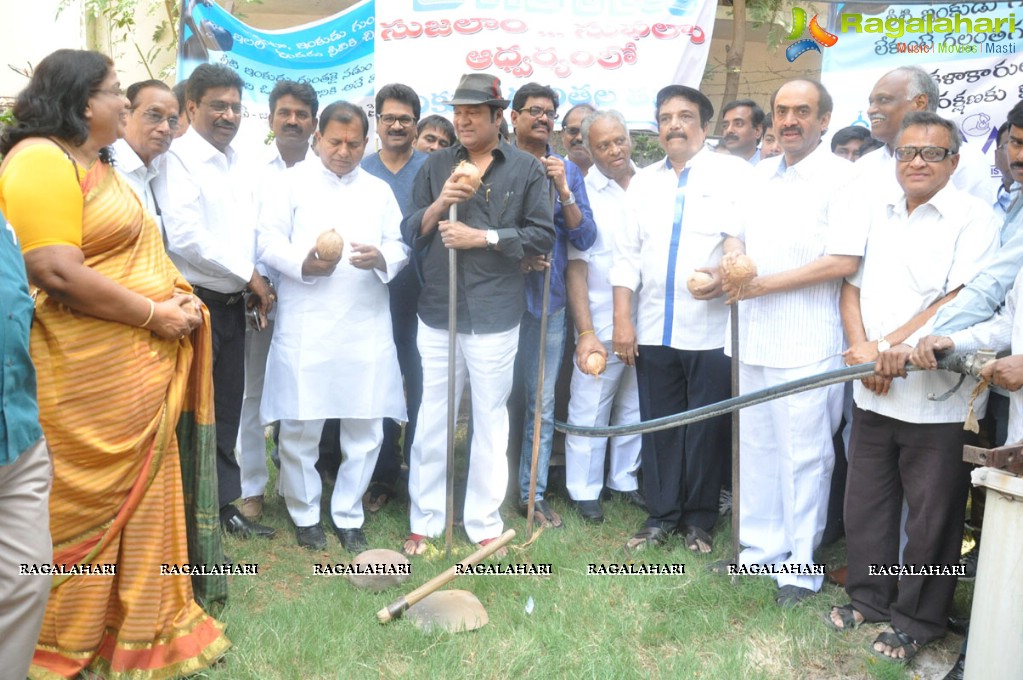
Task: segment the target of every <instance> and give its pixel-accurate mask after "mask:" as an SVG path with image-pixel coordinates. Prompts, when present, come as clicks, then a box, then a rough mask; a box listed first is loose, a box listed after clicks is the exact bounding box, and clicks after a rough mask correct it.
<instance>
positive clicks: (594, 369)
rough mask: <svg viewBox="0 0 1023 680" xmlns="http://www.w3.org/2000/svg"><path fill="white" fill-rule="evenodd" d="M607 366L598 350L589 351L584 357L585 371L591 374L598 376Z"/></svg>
mask: <svg viewBox="0 0 1023 680" xmlns="http://www.w3.org/2000/svg"><path fill="white" fill-rule="evenodd" d="M605 368H607V361H606V360H605V359H604V355H602V354H601V353H600V352H590V353H589V355H588V356H587V357H586V372H587V373H589V374H590V375H592V376H598V375H600V374H601V373H603V372H604V369H605Z"/></svg>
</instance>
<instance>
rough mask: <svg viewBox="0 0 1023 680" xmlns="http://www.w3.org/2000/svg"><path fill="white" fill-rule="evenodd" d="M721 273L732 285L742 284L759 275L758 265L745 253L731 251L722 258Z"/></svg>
mask: <svg viewBox="0 0 1023 680" xmlns="http://www.w3.org/2000/svg"><path fill="white" fill-rule="evenodd" d="M721 275H722V276H723V277H724V279H725V281H727V282H728V283H731V284H732V285H736V286H742V285H745V284H747V283H749V282H750V281H752V280H753V279H754V278H756V276H757V265H756V264H754V262H753V260H752V259H750V257H749V256H748V255H746V254H745V253H729V254H728V255H726V256H725V257H723V258H722V259H721Z"/></svg>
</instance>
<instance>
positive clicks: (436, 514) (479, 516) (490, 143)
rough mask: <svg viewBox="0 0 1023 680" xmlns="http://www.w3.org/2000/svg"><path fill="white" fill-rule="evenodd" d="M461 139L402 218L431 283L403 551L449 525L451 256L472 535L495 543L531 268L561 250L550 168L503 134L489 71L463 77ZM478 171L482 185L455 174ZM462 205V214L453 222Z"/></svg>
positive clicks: (427, 175)
mask: <svg viewBox="0 0 1023 680" xmlns="http://www.w3.org/2000/svg"><path fill="white" fill-rule="evenodd" d="M449 103H450V104H451V105H452V106H453V107H454V123H455V132H456V134H457V135H458V143H457V144H455V145H454V146H452V147H450V148H447V149H441V150H439V151H436V152H434V153H433V154H432V155H431V156H430V158H429V159H428V160H427V161H426V164H425V165H424V166H423V169H422V170H421V171H420V172H419V175H418V177H417V178H416V182H415V185H414V186H413V189H412V209H413V211H412V212H411V214H409V215H408V216H407V217H406V218H405V219H404V220H403V221H402V233H403V235H404V236H405V239H406V240H407V241H408V243H409V244H410V245H411V246H412V248H413V251H414V257H415V258H416V260H417V265H418V267H419V271H420V274H421V276H422V279H423V289H422V293H421V294H420V297H419V334H418V345H419V351H420V354H421V355H422V359H423V400H422V405H421V406H420V410H419V428H418V433H417V436H416V440H415V442H414V443H413V445H412V451H411V456H410V461H409V497H410V500H411V507H410V525H411V534H410V536H409V538H408V540H406V541H405V544H404V545H403V546H402V551H403V552H405V553H406V554H409V555H418V554H422V553H423V552H424V551H425V550H426V541H427V539H428V538H430V537H434V536H439V535H440V534H441V533H442V532H443V531H444V527H445V519H446V518H445V511H446V503H445V494H444V489H445V482H444V480H445V476H446V470H445V461H446V449H447V446H446V444H447V438H446V434H447V430H446V427H447V374H448V365H447V356H448V323H449V319H448V250H449V249H454V250H457V251H458V258H457V260H458V265H457V266H458V271H457V274H456V277H457V280H458V289H457V316H456V332H457V337H456V347H455V361H456V364H455V367H454V368H455V370H454V377H455V403H456V404H457V403H460V402H461V398H462V388H463V386H464V383H465V378H466V375H468V377H469V380H470V386H471V390H472V397H473V398H472V407H473V424H474V425H473V426H474V430H473V441H472V460H471V462H470V464H469V473H468V486H467V489H466V494H465V508H464V513H463V517H464V522H465V531H466V533H467V534H468V535H469V538H470V540H472V541H473V542H474V543H481V544H485V543H488V542H489V541H490V540H491V539H493V538H496V537H497V536H499V535H500V534H501V532H502V531H503V529H504V525H503V522H502V520H501V514H500V507H501V503H502V502H503V501H504V496H505V492H506V489H507V486H508V462H507V460H506V450H507V443H508V413H507V410H506V405H507V402H508V396H509V395H510V394H511V387H512V373H513V368H514V363H515V351H516V348H517V347H518V335H519V320H520V319H521V318H522V313H523V311H524V306H525V293H524V289H523V277H522V273H521V271H520V269H519V262H520V260H522V259H523V258H524V257H527V256H530V255H537V254H542V253H546V252H548V251H550V249H551V247H552V246H553V244H554V225H553V222H552V219H551V211H550V199H549V196H548V193H547V181H546V173H545V172H544V169H543V166H542V165H541V164H540V162H539V161H538V160H537V159H536V158H535V157H533V156H531V155H530V154H527V153H524V152H522V151H519V150H517V149H516V148H515V147H513V146H511V145H510V144H508V143H507V142H505V141H503V140H502V139H501V137H500V126H501V120H502V117H503V114H502V112H503V110H504V109H505V108H506V107H507V106H508V100H507V99H502V98H501V82H500V80H498V79H497V78H495V77H493V76H490V75H487V74H484V73H470V74H466V75H464V76H462V80H461V81H460V82H459V84H458V88H457V89H456V90H455V95H454V97H453V98H452V100H451V101H450V102H449ZM460 161H469V162H471V163H472V164H473V165H475V166H476V167H477V168H478V169H479V172H480V174H481V176H482V184H480V186H479V188H478V189H476V188H475V187H474V186H472V185H470V184H467V183H463V182H461V181H459V180H461V179H464V178H465V174H464V173H463V172H462V171H458V172H455V173H454V174H453V173H452V170H453V169H454V168H455V166H456V165H457V164H458V163H459V162H460ZM452 206H454V207H455V209H456V211H457V215H456V218H455V219H453V220H452V219H449V209H450V208H451V207H452Z"/></svg>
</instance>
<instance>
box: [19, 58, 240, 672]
mask: <svg viewBox="0 0 1023 680" xmlns="http://www.w3.org/2000/svg"><path fill="white" fill-rule="evenodd" d="M14 115H15V118H16V120H17V123H16V124H15V125H14V126H12V127H9V128H7V129H6V130H5V131H4V132H3V134H2V136H0V154H4V156H5V157H4V160H3V164H2V165H0V211H2V212H3V213H4V214H5V215H6V216H7V218H8V221H9V222H10V224H11V225H12V226H13V227H14V229H15V231H16V233H17V235H18V239H19V241H20V243H21V247H22V250H23V252H24V256H25V263H26V267H27V269H28V274H29V280H30V283H31V284H32V286H34V287H35V288H37V289H38V297H37V299H36V309H35V321H34V323H33V327H32V337H31V353H32V359H33V361H34V363H35V365H36V370H37V372H38V383H39V411H40V422H41V424H42V427H43V432H44V433H45V435H46V438H47V440H48V443H49V446H50V451H51V454H52V457H53V469H54V480H53V488H52V491H51V494H50V523H51V531H52V534H53V542H54V551H53V553H54V557H53V561H54V565H56V566H57V568H61V565H65V570H66V569H69V568H71V567H72V566H74V565H78V566H77V567H76V570H77V571H79V572H81V571H92V572H101V573H98V574H96V573H91V574H81V573H78V574H74V575H67V574H59V575H54V577H53V585H52V591H51V594H50V600H49V605H48V606H47V609H46V615H45V618H44V621H43V627H42V632H41V634H40V637H39V642H38V644H37V646H36V651H35V658H34V659H33V664H32V667H31V669H30V677H32V678H61V677H64V678H68V677H74V676H76V675H77V674H79V673H80V672H82V671H86V673H87V674H89V673H91V674H93V675H98V676H100V677H104V678H128V677H131V678H167V677H176V676H180V675H187V674H189V673H192V672H195V671H198V670H201V669H203V668H205V667H207V666H208V665H210V664H211V663H212V662H213V661H215V660H216V659H217V658H219V657H220V656H221V655H222V654H223V653H224V651H225V650H226V649H227V647H228V646H229V644H230V643H229V642H228V641H227V638H226V637H225V636H224V634H223V626H222V625H221V624H220V623H219V622H218V621H216V620H215V619H213V618H212V617H210V616H209V615H207V614H206V613H205V612H204V611H203V610H202V609H201V608H200V607H199V606H198V605H197V604H196V601H195V599H194V596H193V590H192V583H191V580H190V579H189V577H188V576H166V575H161V565H163V564H169V565H180V564H185V563H188V562H189V548H190V547H192V548H193V551H192V558H193V560H192V561H196V560H206V561H219V559H220V558H221V556H222V554H221V553H220V551H219V549H220V546H219V544H218V543H216V541H217V540H219V537H218V536H217V535H216V533H215V531H213V532H209V531H207V532H200V531H197V530H196V527H197V526H199V527H206V528H207V529H208V528H209V526H212V527H214V529H215V527H216V507H215V503H214V505H213V507H212V509H211V510H210V511H209V512H207V510H208V509H207V508H205V507H204V505H203V500H204V498H203V493H202V492H201V489H202V487H203V484H202V483H200V479H199V478H202V479H201V481H202V482H205V483H208V477H209V476H210V474H215V473H211V472H210V469H212V467H213V466H212V464H210V465H208V466H207V467H205V468H204V467H203V466H204V465H207V463H211V462H212V459H211V458H210V456H209V455H207V454H208V453H209V451H210V448H209V446H210V444H211V443H212V441H213V436H212V422H213V418H212V415H213V414H212V388H211V382H210V367H209V362H210V358H209V357H210V345H209V333H208V317H207V316H206V313H205V309H204V308H203V307H202V306H201V304H200V303H199V302H198V301H197V300H196V298H194V297H193V296H192V295H191V288H190V287H189V285H188V283H186V282H185V280H184V279H183V278H182V277H181V276H180V274H179V273H178V272H177V270H176V269H175V268H174V266H173V265H172V264H171V262H170V260H169V259H168V258H167V256H166V254H165V253H164V251H163V244H162V240H161V237H160V233H159V230H158V228H157V227H156V225H155V223H154V222H153V220H152V218H151V217H150V216H149V215H148V214H147V213H146V211H145V210H144V208H143V207H142V205H141V204H140V202H139V201H138V199H137V198H136V196H135V194H134V193H133V192H132V190H131V189H130V188H129V187H128V186H127V185H126V184H125V183H124V182H123V181H122V180H121V179H120V177H119V176H118V174H117V173H116V172H115V171H114V169H113V168H112V167H111V165H110V159H109V153H108V150H107V148H106V147H108V146H109V145H110V144H111V143H113V142H114V140H116V139H117V138H118V137H120V136H121V135H122V134H123V132H124V125H125V122H126V118H127V100H126V99H125V98H124V95H123V94H122V92H121V89H120V84H119V82H118V79H117V74H116V72H115V71H114V68H113V63H112V62H111V61H110V59H109V58H107V57H105V56H103V55H101V54H98V53H95V52H86V51H77V50H58V51H57V52H54V53H53V54H51V55H50V56H48V57H46V58H45V59H44V60H43V61H41V62H40V63H39V65H38V66H37V67H36V69H35V72H34V74H33V76H32V80H31V82H30V84H29V85H28V87H27V88H26V89H25V90H24V91H23V92H22V93H21V94H20V95H19V97H18V99H17V102H16V103H15V107H14ZM204 317H206V320H205V321H204ZM176 429H177V430H178V432H177V433H176V431H175V430H176ZM179 444H180V449H181V452H180V459H179ZM183 469H184V472H185V478H186V479H185V483H184V487H183V485H182V470H183ZM215 479H216V478H215V476H214V477H213V480H214V481H213V488H215V487H216V481H215ZM186 491H187V495H188V496H189V497H188V499H187V507H188V509H189V517H188V518H187V521H188V524H189V530H187V531H186V510H185V509H186V499H185V495H186ZM189 534H191V535H189ZM190 542H191V546H190ZM44 566H45V565H44ZM111 571H116V575H113V574H111V573H110V572H111ZM199 595H200V597H201V599H203V601H204V602H208V601H210V600H216V599H220V598H221V597H222V595H223V593H221V592H213V593H200V594H199Z"/></svg>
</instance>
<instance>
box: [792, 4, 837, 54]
mask: <svg viewBox="0 0 1023 680" xmlns="http://www.w3.org/2000/svg"><path fill="white" fill-rule="evenodd" d="M806 30H807V26H806V10H804V9H803V8H802V7H793V8H792V32H791V33H789V34H788V35H787V36H786V37H785V39H786V40H796V38H798V37H799V36H801V35H803V31H806ZM809 31H810V37H811V38H813V40H811V39H810V38H803V39H802V40H796V42H794V43H792V44H791V45H789V46H788V47H787V48H786V49H785V58H786V59H788V60H789V62H793V61H795V60H796V59H797V58H798V57H799V55H801V54H805V53H807V52H809V51H810V50H814V51H816V52H820V51H821V48H820V47H817V43H820V44H821V45H823V46H824V47H831V46H832V45H834V44H835V43H837V42H838V36H837V35H835V34H834V33H828V32H827V31H825V30H824V29H823V28H821V27H820V24H818V23H817V15H816V14H814V15H813V19H811V20H810V26H809ZM815 41H816V42H815Z"/></svg>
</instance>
